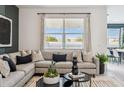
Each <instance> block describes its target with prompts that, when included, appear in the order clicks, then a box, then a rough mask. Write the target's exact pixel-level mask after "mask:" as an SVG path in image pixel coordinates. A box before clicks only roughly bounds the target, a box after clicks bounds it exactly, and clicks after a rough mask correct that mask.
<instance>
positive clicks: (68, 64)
mask: <svg viewBox="0 0 124 93" xmlns="http://www.w3.org/2000/svg"><path fill="white" fill-rule="evenodd" d="M72 65H73V64H72V62H70V61H66V62H58V63H56V64H55V66H56V68H65V69H66V68H67V69H69V68H72Z"/></svg>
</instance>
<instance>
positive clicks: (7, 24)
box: [0, 15, 12, 47]
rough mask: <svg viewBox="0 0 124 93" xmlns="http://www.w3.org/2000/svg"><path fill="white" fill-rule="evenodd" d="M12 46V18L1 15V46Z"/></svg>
mask: <svg viewBox="0 0 124 93" xmlns="http://www.w3.org/2000/svg"><path fill="white" fill-rule="evenodd" d="M11 46H12V20H11V19H10V18H7V17H5V16H3V15H0V47H11Z"/></svg>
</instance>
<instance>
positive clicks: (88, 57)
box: [83, 52, 92, 62]
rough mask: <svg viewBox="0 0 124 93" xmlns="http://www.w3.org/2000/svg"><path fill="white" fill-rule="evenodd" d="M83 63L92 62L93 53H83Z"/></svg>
mask: <svg viewBox="0 0 124 93" xmlns="http://www.w3.org/2000/svg"><path fill="white" fill-rule="evenodd" d="M83 61H84V62H92V52H83Z"/></svg>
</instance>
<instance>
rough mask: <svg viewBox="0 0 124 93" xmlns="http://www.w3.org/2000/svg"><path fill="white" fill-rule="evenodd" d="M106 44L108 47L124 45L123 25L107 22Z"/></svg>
mask: <svg viewBox="0 0 124 93" xmlns="http://www.w3.org/2000/svg"><path fill="white" fill-rule="evenodd" d="M107 46H108V48H122V47H124V25H123V24H108V29H107Z"/></svg>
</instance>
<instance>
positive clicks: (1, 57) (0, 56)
mask: <svg viewBox="0 0 124 93" xmlns="http://www.w3.org/2000/svg"><path fill="white" fill-rule="evenodd" d="M3 56H6V57H8V58H9V55H8V54H2V55H0V59H3Z"/></svg>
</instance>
